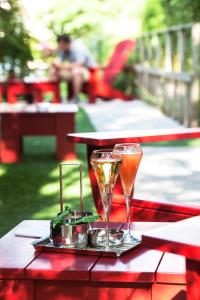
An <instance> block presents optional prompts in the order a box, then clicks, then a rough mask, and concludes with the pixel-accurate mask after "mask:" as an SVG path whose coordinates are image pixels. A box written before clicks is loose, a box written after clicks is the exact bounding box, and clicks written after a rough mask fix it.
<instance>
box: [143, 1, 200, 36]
mask: <svg viewBox="0 0 200 300" xmlns="http://www.w3.org/2000/svg"><path fill="white" fill-rule="evenodd" d="M199 21H200V1H199V0H192V1H191V0H151V1H148V0H147V1H146V8H145V11H144V15H143V22H142V24H143V26H142V28H143V30H144V31H152V30H155V29H160V28H165V27H168V26H172V25H177V24H184V23H195V22H199Z"/></svg>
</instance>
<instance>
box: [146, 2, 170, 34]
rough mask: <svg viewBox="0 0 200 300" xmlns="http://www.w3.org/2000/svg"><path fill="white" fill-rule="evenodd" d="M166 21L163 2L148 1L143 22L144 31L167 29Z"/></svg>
mask: <svg viewBox="0 0 200 300" xmlns="http://www.w3.org/2000/svg"><path fill="white" fill-rule="evenodd" d="M164 19H165V16H164V11H163V7H162V5H161V0H151V1H148V0H147V2H146V6H145V10H144V15H143V20H142V29H143V31H144V32H146V31H153V30H155V29H160V28H163V27H165V21H164Z"/></svg>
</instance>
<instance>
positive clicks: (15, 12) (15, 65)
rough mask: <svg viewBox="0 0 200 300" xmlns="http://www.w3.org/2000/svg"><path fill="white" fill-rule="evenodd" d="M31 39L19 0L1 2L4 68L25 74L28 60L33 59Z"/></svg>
mask: <svg viewBox="0 0 200 300" xmlns="http://www.w3.org/2000/svg"><path fill="white" fill-rule="evenodd" d="M3 4H4V5H3ZM29 39H30V38H29V35H28V33H27V31H26V29H25V27H24V24H23V20H22V15H21V12H20V7H19V3H18V0H6V1H2V3H1V2H0V63H1V64H2V67H3V69H6V68H9V69H13V70H16V69H17V71H18V72H21V74H20V75H23V73H24V72H25V71H26V62H27V61H28V60H30V59H32V55H31V50H30V46H29ZM8 66H9V67H8Z"/></svg>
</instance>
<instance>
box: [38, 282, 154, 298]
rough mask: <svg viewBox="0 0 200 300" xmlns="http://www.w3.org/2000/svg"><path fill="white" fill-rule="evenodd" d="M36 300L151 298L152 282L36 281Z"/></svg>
mask: <svg viewBox="0 0 200 300" xmlns="http://www.w3.org/2000/svg"><path fill="white" fill-rule="evenodd" d="M34 296H35V299H34V300H41V299H51V300H80V299H83V300H111V299H118V298H119V299H120V300H137V299H138V300H151V285H150V284H134V283H132V284H129V285H123V284H122V286H119V284H113V283H108V284H106V283H105V284H101V285H100V284H99V285H97V284H93V283H92V284H91V283H90V284H88V283H87V282H86V283H83V282H70V283H69V282H67V281H59V282H58V281H47V280H45V281H44V280H40V281H37V280H36V281H34Z"/></svg>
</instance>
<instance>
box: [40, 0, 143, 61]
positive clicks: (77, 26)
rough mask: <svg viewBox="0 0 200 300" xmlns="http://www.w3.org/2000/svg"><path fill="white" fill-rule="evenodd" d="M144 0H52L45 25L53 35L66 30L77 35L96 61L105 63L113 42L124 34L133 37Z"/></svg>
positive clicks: (125, 36)
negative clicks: (54, 0) (124, 0)
mask: <svg viewBox="0 0 200 300" xmlns="http://www.w3.org/2000/svg"><path fill="white" fill-rule="evenodd" d="M143 3H144V0H141V1H139V2H138V1H137V0H135V1H133V0H126V3H124V2H123V1H121V0H110V1H107V0H87V1H82V0H73V3H72V2H71V1H69V0H57V1H56V2H53V5H52V8H51V10H50V11H49V12H43V13H41V15H44V14H46V15H48V18H47V21H46V26H47V27H48V28H49V29H50V30H51V31H52V33H53V35H52V36H53V37H54V39H55V35H57V34H60V33H61V32H67V33H70V34H71V35H72V37H74V38H81V40H83V41H84V42H85V43H86V44H87V45H88V46H89V48H90V49H91V50H92V51H93V53H94V54H95V55H96V58H97V61H98V62H99V63H106V62H107V58H108V56H109V55H110V53H111V52H112V49H113V47H114V45H115V44H116V43H117V42H118V41H120V40H122V39H125V38H133V37H134V36H135V35H136V34H138V31H139V25H138V24H139V23H140V21H139V18H140V15H141V11H142V8H143Z"/></svg>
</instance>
